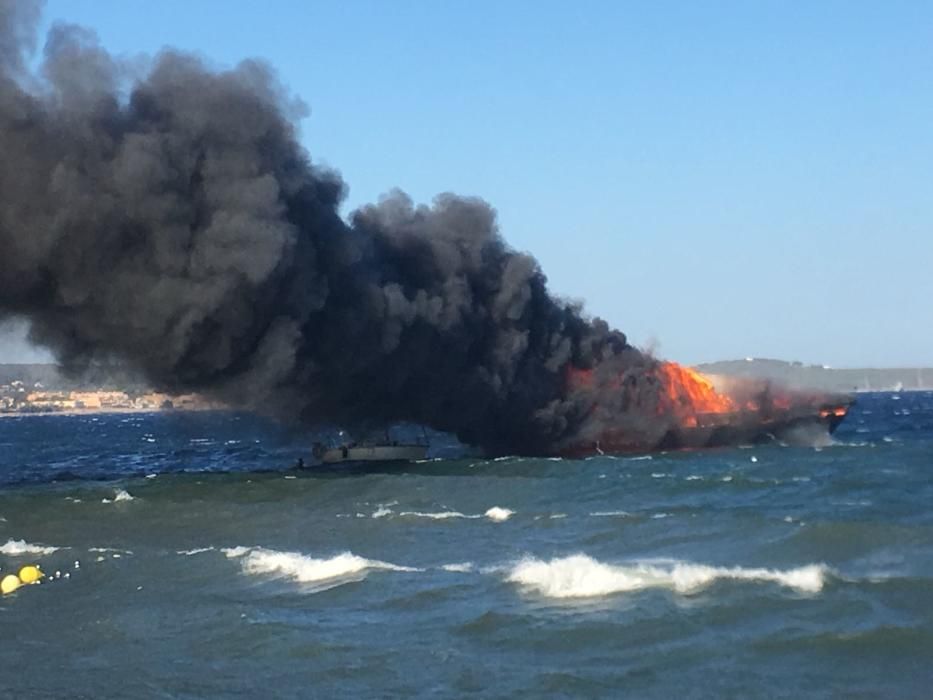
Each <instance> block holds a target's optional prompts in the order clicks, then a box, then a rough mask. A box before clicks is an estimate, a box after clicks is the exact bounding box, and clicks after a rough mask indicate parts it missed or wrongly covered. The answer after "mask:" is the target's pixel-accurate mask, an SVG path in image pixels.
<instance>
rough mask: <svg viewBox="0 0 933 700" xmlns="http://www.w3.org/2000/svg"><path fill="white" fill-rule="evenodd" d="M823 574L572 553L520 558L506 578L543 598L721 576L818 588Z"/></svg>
mask: <svg viewBox="0 0 933 700" xmlns="http://www.w3.org/2000/svg"><path fill="white" fill-rule="evenodd" d="M828 573H829V568H828V567H827V566H826V565H824V564H811V565H808V566H802V567H799V568H796V569H787V570H778V569H765V568H743V567H718V566H706V565H704V564H694V563H690V562H685V561H678V560H673V561H654V560H653V561H650V562H633V563H629V564H618V565H616V564H605V563H603V562H600V561H598V560H596V559H593V558H592V557H589V556H586V555H585V554H575V555H573V556H569V557H563V558H556V559H551V560H549V561H544V560H541V559H534V558H527V559H523V560H522V561H520V562H518V563H517V564H516V565H515V566H514V567H512V568H511V570H509V572H508V575H507V577H506V580H507V581H509V582H511V583H517V584H519V585H521V586H524V587H526V588H529V589H531V590H534V591H535V592H537V593H539V594H541V595H543V596H545V597H548V598H592V597H600V596H608V595H612V594H615V593H625V592H629V591H639V590H642V589H645V588H669V589H672V590H674V591H676V592H677V593H683V594H689V593H694V592H696V591H698V590H700V589H702V588H705V587H706V586H709V585H710V584H712V583H714V582H715V581H717V580H720V579H733V580H740V581H756V582H768V583H777V584H780V585H781V586H786V587H788V588H793V589H794V590H796V591H799V592H802V593H819V592H820V591H821V590H822V588H823V585H824V584H825V581H826V577H827V574H828Z"/></svg>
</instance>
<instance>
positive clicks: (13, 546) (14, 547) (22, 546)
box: [0, 540, 59, 556]
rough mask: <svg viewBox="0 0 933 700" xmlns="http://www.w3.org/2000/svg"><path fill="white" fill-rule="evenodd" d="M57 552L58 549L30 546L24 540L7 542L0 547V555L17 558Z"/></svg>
mask: <svg viewBox="0 0 933 700" xmlns="http://www.w3.org/2000/svg"><path fill="white" fill-rule="evenodd" d="M58 550H59V548H58V547H46V546H45V545H41V544H30V543H29V542H27V541H26V540H7V542H6V544H3V545H0V554H7V555H9V556H17V555H20V554H51V553H52V552H57V551H58Z"/></svg>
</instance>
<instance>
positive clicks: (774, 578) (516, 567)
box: [0, 393, 933, 698]
mask: <svg viewBox="0 0 933 700" xmlns="http://www.w3.org/2000/svg"><path fill="white" fill-rule="evenodd" d="M836 437H837V440H836V444H835V445H832V446H828V447H824V448H801V447H781V446H769V447H755V448H747V449H732V450H716V451H708V452H681V453H669V454H656V455H651V456H642V457H627V458H609V457H600V458H593V459H589V460H584V461H573V460H541V459H505V460H498V461H484V460H477V459H446V460H436V461H429V462H425V463H421V464H415V465H410V466H408V467H405V468H388V467H387V468H384V469H381V470H380V469H376V470H373V471H369V472H362V471H354V472H340V471H329V472H324V473H318V472H314V471H308V470H306V471H301V472H293V471H288V470H287V469H286V467H287V465H288V464H290V463H291V462H293V461H294V460H295V459H296V458H297V457H298V456H301V455H305V456H307V453H308V443H309V441H310V438H309V436H307V435H295V434H293V433H287V432H285V431H283V430H282V429H279V428H276V427H275V426H273V425H270V424H268V423H264V422H262V421H259V420H257V419H254V418H250V417H247V416H238V415H231V414H175V415H172V414H154V415H134V416H119V415H118V416H96V417H65V416H62V417H24V418H4V419H0V518H2V519H0V569H2V571H0V574H6V573H9V572H12V571H15V570H17V569H18V568H19V567H20V566H21V565H23V564H25V563H33V562H38V563H40V564H41V565H42V567H43V569H44V571H45V572H46V573H47V574H49V579H47V580H46V581H45V582H44V583H43V584H41V585H38V586H28V587H24V588H21V589H20V590H18V591H17V592H16V593H14V594H12V595H7V596H3V597H2V598H0V630H2V641H0V687H2V688H3V689H4V690H6V691H7V693H8V694H16V695H17V696H18V697H29V698H43V697H87V698H98V697H133V698H136V697H161V698H176V697H180V698H202V697H217V696H231V697H250V698H253V697H464V696H476V697H484V698H486V697H514V696H519V695H521V696H525V697H618V696H629V697H657V698H670V697H743V698H744V697H794V698H796V697H869V698H870V697H878V698H890V697H917V698H920V697H928V696H929V694H930V692H931V691H930V684H931V682H933V515H931V509H930V504H931V503H933V394H929V393H927V394H920V393H918V394H901V395H890V394H887V395H871V396H864V397H861V398H860V399H859V403H858V404H857V406H856V407H855V408H854V409H853V412H852V413H851V414H850V416H849V418H848V419H847V421H846V423H844V424H843V426H842V427H841V428H840V430H839V432H838V433H837V436H836ZM452 450H453V448H452V447H451V446H450V445H449V444H447V443H444V442H443V441H441V440H440V439H438V442H437V444H435V446H434V451H435V453H436V454H438V455H447V454H451V453H452ZM53 547H54V548H56V549H54V550H52V549H51V548H53ZM42 548H46V549H42ZM56 573H57V574H58V576H56Z"/></svg>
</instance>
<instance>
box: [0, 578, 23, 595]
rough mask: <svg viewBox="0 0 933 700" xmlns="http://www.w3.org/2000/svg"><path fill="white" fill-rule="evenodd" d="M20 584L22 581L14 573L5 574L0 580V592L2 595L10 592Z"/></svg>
mask: <svg viewBox="0 0 933 700" xmlns="http://www.w3.org/2000/svg"><path fill="white" fill-rule="evenodd" d="M22 585H23V583H22V581H20V580H19V576H17V575H16V574H7V575H6V576H4V577H3V580H2V581H0V592H2V593H3V594H4V595H5V594H7V593H12V592H13V591H15V590H16V589H17V588H19V587H20V586H22Z"/></svg>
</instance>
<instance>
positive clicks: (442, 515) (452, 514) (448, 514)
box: [399, 510, 482, 520]
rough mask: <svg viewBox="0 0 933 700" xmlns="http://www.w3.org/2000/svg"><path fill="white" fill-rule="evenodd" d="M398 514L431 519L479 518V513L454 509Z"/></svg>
mask: <svg viewBox="0 0 933 700" xmlns="http://www.w3.org/2000/svg"><path fill="white" fill-rule="evenodd" d="M399 515H401V516H404V517H409V518H429V519H431V520H449V519H450V518H466V519H468V520H473V519H476V518H481V517H482V516H481V515H465V514H464V513H460V512H458V511H456V510H442V511H440V512H439V513H421V512H419V511H412V510H406V511H404V512H402V513H399Z"/></svg>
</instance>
